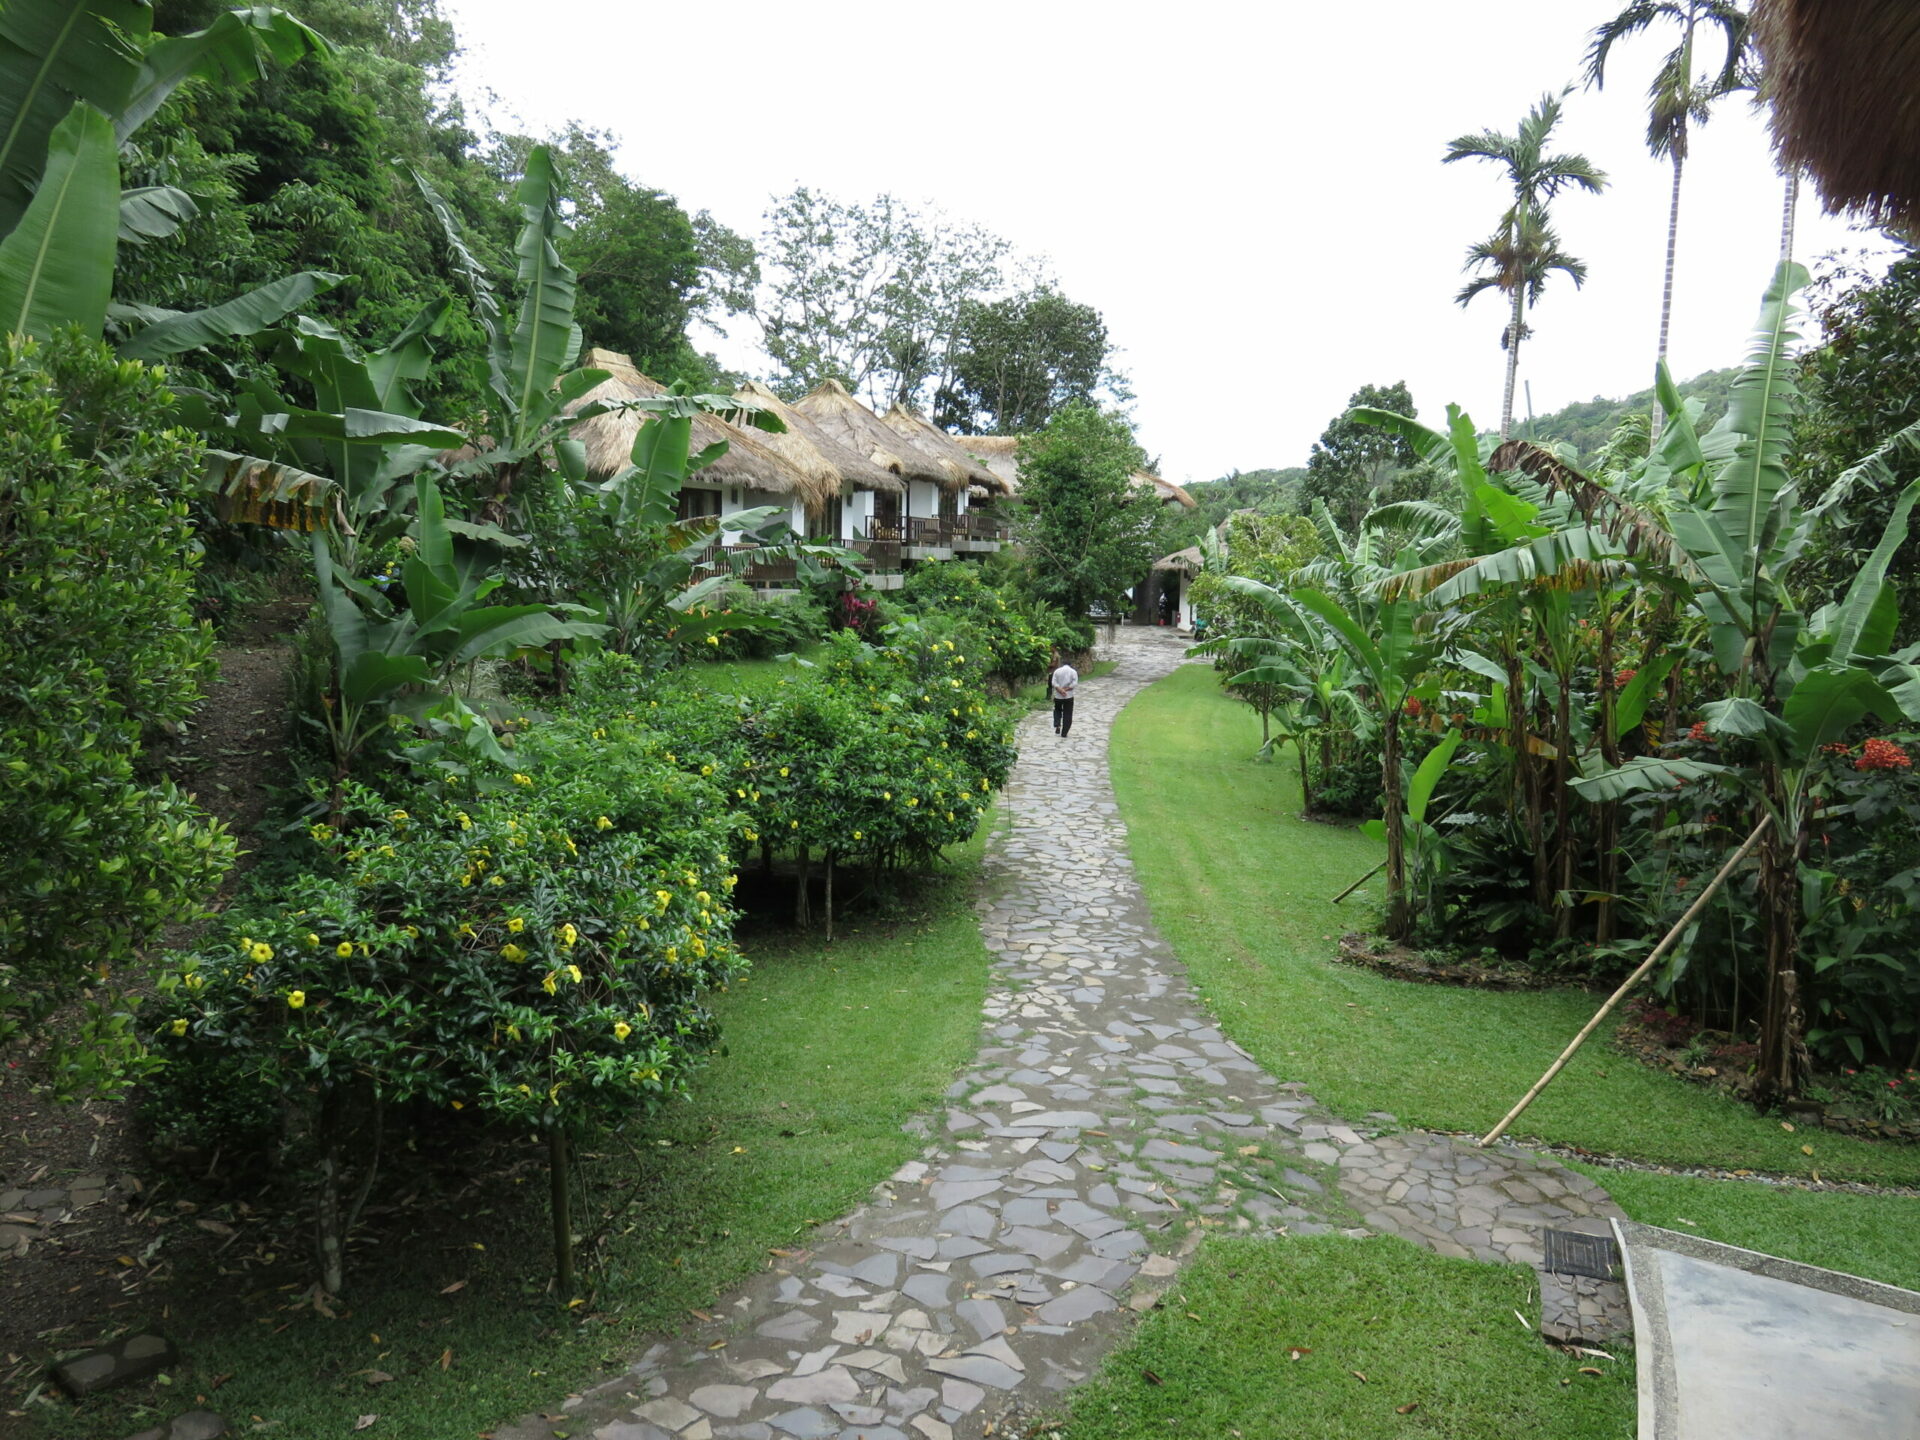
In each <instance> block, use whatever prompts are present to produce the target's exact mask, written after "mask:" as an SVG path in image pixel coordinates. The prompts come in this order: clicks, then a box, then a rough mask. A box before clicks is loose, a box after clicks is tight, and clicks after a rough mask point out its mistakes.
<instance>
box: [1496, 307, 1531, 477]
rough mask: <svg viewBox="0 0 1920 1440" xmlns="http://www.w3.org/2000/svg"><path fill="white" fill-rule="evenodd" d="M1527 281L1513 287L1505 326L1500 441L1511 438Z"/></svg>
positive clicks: (1525, 309)
mask: <svg viewBox="0 0 1920 1440" xmlns="http://www.w3.org/2000/svg"><path fill="white" fill-rule="evenodd" d="M1526 314H1527V282H1526V281H1525V280H1524V279H1522V280H1521V281H1520V283H1519V284H1518V285H1516V286H1514V289H1513V320H1512V322H1511V323H1510V324H1509V325H1508V326H1507V394H1506V398H1505V399H1504V400H1502V401H1501V402H1500V441H1501V443H1502V444H1505V443H1506V442H1507V441H1508V440H1511V439H1512V438H1513V389H1514V383H1515V381H1516V380H1518V378H1519V376H1520V335H1521V332H1522V331H1523V330H1524V329H1525V327H1526Z"/></svg>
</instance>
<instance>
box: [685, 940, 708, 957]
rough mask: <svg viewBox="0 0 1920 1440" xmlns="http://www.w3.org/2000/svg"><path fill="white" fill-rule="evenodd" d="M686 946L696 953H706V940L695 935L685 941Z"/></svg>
mask: <svg viewBox="0 0 1920 1440" xmlns="http://www.w3.org/2000/svg"><path fill="white" fill-rule="evenodd" d="M687 948H688V949H689V950H691V951H693V953H694V954H696V955H703V956H704V955H705V954H706V953H707V942H706V941H704V940H702V939H701V938H700V937H699V936H698V935H696V936H694V937H693V939H692V940H690V941H688V942H687Z"/></svg>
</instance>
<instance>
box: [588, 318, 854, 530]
mask: <svg viewBox="0 0 1920 1440" xmlns="http://www.w3.org/2000/svg"><path fill="white" fill-rule="evenodd" d="M580 363H581V365H582V366H583V367H585V368H589V369H594V370H605V371H608V372H609V378H608V379H606V380H603V381H602V382H601V383H600V384H598V385H596V386H594V387H593V389H591V390H589V391H588V392H587V393H586V394H585V395H583V396H581V397H580V399H579V400H578V401H577V402H576V403H574V404H573V405H570V406H568V407H567V408H568V411H569V413H571V412H572V411H575V410H579V409H580V408H582V407H583V406H586V405H589V404H591V403H592V402H593V401H595V400H646V399H651V398H652V397H653V396H655V395H658V394H660V393H661V392H662V391H664V390H665V389H666V388H667V387H666V386H664V385H662V384H661V383H660V382H659V381H657V380H654V379H651V378H649V377H648V376H645V375H642V374H641V373H640V372H639V371H638V370H637V369H635V368H634V364H633V362H632V361H631V360H629V359H628V358H627V357H626V356H624V355H621V354H618V353H616V352H614V351H612V350H589V351H588V352H587V353H586V355H585V356H583V357H582V359H581V362H580ZM647 418H648V417H647V415H646V412H645V411H640V410H614V411H609V412H608V413H606V414H604V415H596V416H594V417H593V418H592V419H591V420H583V421H581V422H580V423H579V424H578V425H575V426H574V427H573V435H574V438H575V439H577V440H580V441H582V442H583V443H584V444H585V445H586V448H587V469H588V471H589V472H590V473H592V474H595V475H611V474H613V473H614V472H615V471H617V470H619V469H620V468H621V467H622V466H623V465H625V464H627V463H628V461H629V459H631V457H632V453H633V438H634V436H636V435H638V434H639V433H640V427H641V425H643V424H644V423H645V422H646V420H647ZM772 438H774V437H772V436H766V437H764V438H763V437H762V432H760V431H757V430H753V431H749V430H743V429H741V428H740V427H738V426H736V425H729V424H728V423H727V422H726V421H724V420H722V419H721V418H720V417H719V416H717V415H701V416H697V417H696V418H695V419H694V422H693V449H694V450H695V451H700V450H704V449H705V448H706V447H707V446H709V445H711V444H713V443H714V442H715V441H716V440H725V441H726V442H727V453H726V454H724V455H722V456H721V457H720V458H719V459H718V460H716V461H714V462H713V463H712V464H711V465H708V466H707V467H705V468H704V469H702V470H700V471H698V472H697V474H698V481H699V483H700V484H703V485H708V486H712V485H743V486H747V487H749V488H751V489H754V490H761V491H764V492H766V493H768V494H770V495H798V496H799V497H800V498H801V500H802V501H803V502H804V503H805V504H806V506H807V508H808V509H810V510H812V509H817V508H819V507H820V506H822V505H824V504H825V503H826V502H827V501H828V500H830V499H832V498H833V496H834V495H836V494H838V493H839V490H840V482H839V477H838V474H837V473H829V472H827V471H825V470H822V471H811V472H810V471H808V470H806V469H803V468H802V467H800V466H798V465H795V464H794V463H793V462H792V461H790V460H788V459H786V458H785V457H784V456H781V455H778V454H775V453H774V452H773V451H772V450H771V449H769V448H768V447H767V445H766V444H765V440H766V439H772Z"/></svg>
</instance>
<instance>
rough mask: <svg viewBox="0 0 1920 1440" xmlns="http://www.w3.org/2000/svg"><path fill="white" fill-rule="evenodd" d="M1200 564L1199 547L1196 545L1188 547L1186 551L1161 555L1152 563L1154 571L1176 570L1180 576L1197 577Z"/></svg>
mask: <svg viewBox="0 0 1920 1440" xmlns="http://www.w3.org/2000/svg"><path fill="white" fill-rule="evenodd" d="M1200 564H1201V561H1200V547H1199V546H1198V545H1189V546H1188V547H1187V548H1186V549H1184V550H1176V551H1174V552H1173V554H1171V555H1162V556H1161V557H1160V558H1159V559H1158V560H1156V561H1154V562H1153V568H1154V569H1156V570H1177V571H1179V572H1180V573H1181V574H1182V575H1198V574H1199V573H1200Z"/></svg>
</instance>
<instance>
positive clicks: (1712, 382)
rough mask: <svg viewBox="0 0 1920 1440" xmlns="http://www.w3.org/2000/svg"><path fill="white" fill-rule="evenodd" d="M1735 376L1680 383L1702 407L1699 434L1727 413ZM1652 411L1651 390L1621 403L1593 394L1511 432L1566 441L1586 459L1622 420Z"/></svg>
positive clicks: (1732, 371)
mask: <svg viewBox="0 0 1920 1440" xmlns="http://www.w3.org/2000/svg"><path fill="white" fill-rule="evenodd" d="M1739 373H1740V371H1739V367H1738V366H1729V367H1727V368H1726V369H1725V370H1708V371H1707V372H1705V373H1704V374H1701V375H1696V376H1694V377H1693V379H1691V380H1683V381H1681V382H1680V393H1681V394H1682V395H1684V396H1686V397H1687V398H1688V399H1690V400H1695V399H1697V400H1699V401H1700V402H1701V403H1702V404H1704V405H1705V406H1706V410H1705V411H1704V412H1703V413H1702V414H1701V416H1700V428H1701V429H1702V430H1703V431H1704V430H1706V429H1708V428H1710V427H1711V426H1712V425H1713V424H1714V423H1715V422H1716V421H1718V420H1719V418H1720V417H1721V416H1722V415H1724V414H1726V413H1727V391H1728V389H1729V388H1730V387H1731V386H1732V384H1733V377H1734V376H1735V375H1737V374H1739ZM1652 409H1653V391H1652V389H1651V388H1649V389H1646V390H1642V391H1640V393H1639V394H1637V395H1629V396H1628V397H1627V398H1626V399H1624V400H1608V399H1606V398H1604V397H1603V396H1598V395H1596V396H1595V397H1594V398H1593V399H1591V400H1583V401H1580V402H1579V403H1577V404H1573V405H1568V406H1566V407H1565V408H1564V409H1560V410H1555V411H1554V412H1553V413H1552V414H1550V415H1539V416H1536V417H1535V418H1534V419H1533V420H1532V421H1530V422H1529V421H1518V422H1516V424H1515V426H1514V429H1515V431H1516V432H1517V433H1518V434H1520V435H1521V436H1524V437H1526V438H1528V439H1532V440H1540V441H1548V442H1551V441H1556V440H1565V441H1568V442H1570V443H1571V444H1572V445H1574V446H1575V447H1576V448H1577V449H1578V450H1579V451H1580V456H1581V458H1582V459H1590V458H1591V457H1592V456H1593V455H1594V453H1595V452H1596V451H1598V450H1599V449H1601V447H1603V446H1604V445H1605V444H1606V443H1607V440H1608V438H1609V437H1610V436H1611V435H1612V434H1613V432H1614V430H1615V429H1616V428H1617V427H1618V426H1619V424H1620V422H1621V421H1622V420H1624V419H1626V417H1627V416H1629V415H1631V414H1634V413H1636V412H1638V413H1641V414H1645V413H1647V412H1648V411H1650V410H1652Z"/></svg>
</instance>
